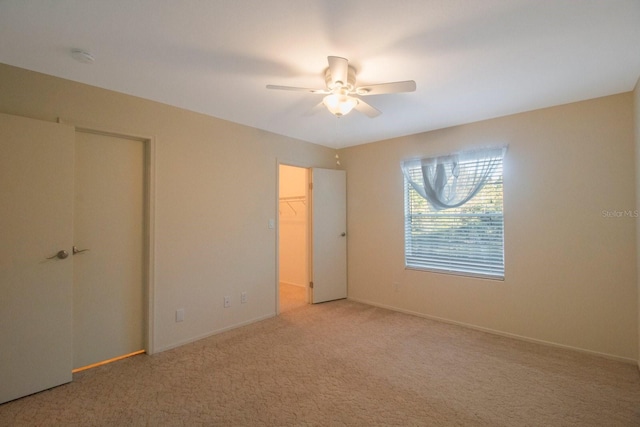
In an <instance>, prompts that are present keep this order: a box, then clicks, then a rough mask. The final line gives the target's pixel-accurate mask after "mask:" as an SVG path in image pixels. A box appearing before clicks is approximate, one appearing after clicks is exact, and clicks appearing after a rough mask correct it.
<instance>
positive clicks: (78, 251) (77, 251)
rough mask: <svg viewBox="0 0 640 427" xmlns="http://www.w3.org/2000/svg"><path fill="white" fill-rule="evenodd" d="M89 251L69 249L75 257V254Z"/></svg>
mask: <svg viewBox="0 0 640 427" xmlns="http://www.w3.org/2000/svg"><path fill="white" fill-rule="evenodd" d="M88 250H89V249H78V248H76V247H75V246H74V247H73V248H72V249H71V252H72V253H73V254H74V255H75V254H79V253H80V252H86V251H88Z"/></svg>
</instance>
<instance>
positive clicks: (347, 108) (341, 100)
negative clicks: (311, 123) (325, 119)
mask: <svg viewBox="0 0 640 427" xmlns="http://www.w3.org/2000/svg"><path fill="white" fill-rule="evenodd" d="M322 103H323V104H324V105H325V106H326V107H327V109H328V110H329V111H330V112H331V114H333V115H334V116H337V117H342V116H346V115H347V114H349V113H350V112H351V110H353V108H354V107H355V106H356V105H358V99H357V98H353V97H351V96H348V95H343V94H336V93H332V94H331V95H327V96H325V97H324V99H323V100H322Z"/></svg>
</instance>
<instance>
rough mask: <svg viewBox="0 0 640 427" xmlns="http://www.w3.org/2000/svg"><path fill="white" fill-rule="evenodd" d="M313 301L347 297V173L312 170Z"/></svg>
mask: <svg viewBox="0 0 640 427" xmlns="http://www.w3.org/2000/svg"><path fill="white" fill-rule="evenodd" d="M310 200H311V228H312V230H311V251H312V258H311V259H312V263H311V282H312V284H313V285H312V289H311V291H312V302H313V303H314V304H315V303H320V302H325V301H332V300H337V299H342V298H346V297H347V180H346V172H345V171H342V170H333V169H318V168H312V169H311V192H310Z"/></svg>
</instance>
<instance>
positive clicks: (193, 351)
mask: <svg viewBox="0 0 640 427" xmlns="http://www.w3.org/2000/svg"><path fill="white" fill-rule="evenodd" d="M0 425H2V426H23V425H29V426H31V425H37V426H49V425H55V426H75V425H77V426H94V425H98V426H200V425H202V426H213V425H221V426H312V425H318V426H325V425H332V426H351V425H353V426H371V425H400V426H632V425H635V426H637V425H640V376H639V375H638V371H637V368H636V367H635V366H633V365H629V364H623V363H619V362H614V361H610V360H606V359H601V358H598V357H593V356H589V355H584V354H581V353H574V352H571V351H566V350H560V349H555V348H549V347H545V346H539V345H535V344H531V343H526V342H520V341H515V340H511V339H507V338H503V337H498V336H493V335H489V334H485V333H482V332H477V331H473V330H468V329H464V328H460V327H457V326H452V325H448V324H442V323H438V322H433V321H430V320H425V319H422V318H417V317H412V316H408V315H404V314H400V313H394V312H391V311H387V310H383V309H380V308H375V307H370V306H366V305H363V304H358V303H354V302H351V301H347V300H341V301H335V302H330V303H325V304H320V305H304V306H300V307H298V308H295V309H291V310H289V311H286V312H284V313H283V314H281V315H280V316H278V317H275V318H272V319H268V320H265V321H262V322H259V323H255V324H253V325H249V326H246V327H243V328H239V329H235V330H233V331H229V332H226V333H223V334H219V335H216V336H213V337H210V338H207V339H204V340H201V341H198V342H196V343H193V344H189V345H185V346H182V347H180V348H177V349H174V350H170V351H166V352H163V353H160V354H157V355H154V356H147V355H142V356H136V357H132V358H130V359H126V360H123V361H120V362H116V363H113V364H111V365H107V366H104V367H100V368H95V369H92V370H89V371H85V372H82V373H79V374H76V375H74V382H72V383H70V384H68V385H64V386H60V387H57V388H55V389H52V390H48V391H45V392H42V393H38V394H36V395H33V396H29V397H26V398H23V399H18V400H16V401H13V402H9V403H7V404H4V405H2V406H0Z"/></svg>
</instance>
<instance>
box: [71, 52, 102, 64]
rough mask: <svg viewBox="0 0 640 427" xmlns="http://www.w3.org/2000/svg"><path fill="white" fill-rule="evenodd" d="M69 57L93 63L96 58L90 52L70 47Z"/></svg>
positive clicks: (84, 62)
mask: <svg viewBox="0 0 640 427" xmlns="http://www.w3.org/2000/svg"><path fill="white" fill-rule="evenodd" d="M71 57H72V58H73V59H75V60H76V61H78V62H82V63H83V64H93V62H94V61H95V60H96V58H94V56H93V55H92V54H90V53H89V52H87V51H86V50H83V49H71Z"/></svg>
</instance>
